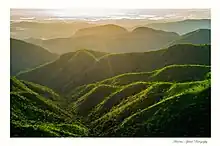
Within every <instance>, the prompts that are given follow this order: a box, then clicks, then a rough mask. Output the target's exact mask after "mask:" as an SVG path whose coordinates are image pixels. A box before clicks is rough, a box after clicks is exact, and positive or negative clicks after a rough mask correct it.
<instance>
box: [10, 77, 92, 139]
mask: <svg viewBox="0 0 220 146" xmlns="http://www.w3.org/2000/svg"><path fill="white" fill-rule="evenodd" d="M10 82H11V92H10V98H11V119H10V122H11V136H12V137H23V136H25V137H26V136H31V137H41V136H46V137H51V136H86V135H87V134H88V130H87V129H86V128H85V127H84V126H82V125H80V124H79V123H78V122H77V121H73V120H72V119H73V117H72V114H71V113H68V112H67V111H65V110H63V109H61V108H60V107H59V105H57V104H56V102H58V101H60V100H61V99H60V98H61V97H59V95H58V94H57V93H55V92H54V91H52V90H51V89H48V88H47V87H43V86H40V85H36V84H33V83H30V82H25V81H19V80H17V79H16V78H14V77H13V78H11V80H10Z"/></svg>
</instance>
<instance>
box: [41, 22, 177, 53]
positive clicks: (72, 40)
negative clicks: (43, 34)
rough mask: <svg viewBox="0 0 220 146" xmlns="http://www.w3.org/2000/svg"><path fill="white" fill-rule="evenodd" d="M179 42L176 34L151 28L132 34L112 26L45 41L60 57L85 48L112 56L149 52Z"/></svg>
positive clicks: (132, 32) (45, 44)
mask: <svg viewBox="0 0 220 146" xmlns="http://www.w3.org/2000/svg"><path fill="white" fill-rule="evenodd" d="M178 38H179V35H178V34H177V33H174V32H165V31H159V30H154V29H150V28H147V27H140V28H136V29H135V30H133V31H131V32H129V31H127V30H126V29H125V28H123V27H120V26H117V25H113V24H108V25H101V26H95V27H89V28H85V29H81V30H78V31H77V32H76V33H75V34H74V35H73V36H72V37H68V38H57V39H49V40H44V41H42V46H43V47H45V48H48V49H49V50H50V51H51V52H55V53H58V54H63V53H67V52H74V51H77V50H79V49H84V48H89V49H91V50H95V51H104V52H109V53H126V52H146V51H149V50H156V49H160V48H161V47H163V46H165V45H166V44H169V43H170V42H172V41H174V40H176V39H178ZM60 48H62V49H60Z"/></svg>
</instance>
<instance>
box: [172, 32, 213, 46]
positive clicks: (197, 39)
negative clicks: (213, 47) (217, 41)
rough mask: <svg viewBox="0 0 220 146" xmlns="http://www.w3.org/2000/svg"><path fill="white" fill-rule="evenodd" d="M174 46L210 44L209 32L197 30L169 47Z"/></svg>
mask: <svg viewBox="0 0 220 146" xmlns="http://www.w3.org/2000/svg"><path fill="white" fill-rule="evenodd" d="M174 44H211V30H210V29H198V30H195V31H193V32H190V33H187V34H185V35H182V36H181V37H180V38H179V39H177V40H175V41H174V42H172V43H171V44H169V45H170V46H172V45H174Z"/></svg>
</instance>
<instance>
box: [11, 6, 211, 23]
mask: <svg viewBox="0 0 220 146" xmlns="http://www.w3.org/2000/svg"><path fill="white" fill-rule="evenodd" d="M10 12H11V19H12V20H18V19H19V20H24V21H25V20H34V19H36V20H41V19H44V20H49V19H66V20H68V19H72V20H74V19H77V20H89V21H97V20H107V19H149V20H184V19H210V10H209V9H100V8H98V9H91V8H90V9H88V8H87V9H79V8H78V9H77V8H75V9H11V11H10Z"/></svg>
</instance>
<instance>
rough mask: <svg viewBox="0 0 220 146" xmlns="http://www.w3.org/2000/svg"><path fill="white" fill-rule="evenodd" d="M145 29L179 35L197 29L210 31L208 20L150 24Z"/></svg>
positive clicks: (209, 21)
mask: <svg viewBox="0 0 220 146" xmlns="http://www.w3.org/2000/svg"><path fill="white" fill-rule="evenodd" d="M146 27H150V28H153V29H158V30H164V31H171V32H176V33H179V34H180V35H183V34H186V33H189V32H191V31H195V30H197V29H211V20H210V19H198V20H197V19H191V20H190V19H188V20H183V21H177V22H167V23H152V24H147V25H146Z"/></svg>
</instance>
